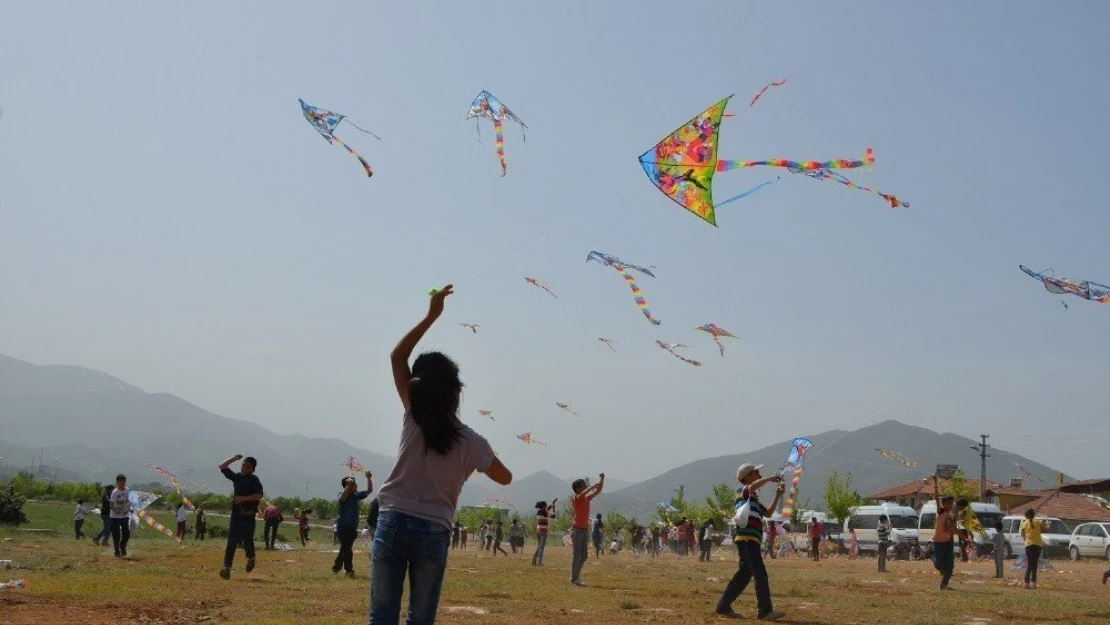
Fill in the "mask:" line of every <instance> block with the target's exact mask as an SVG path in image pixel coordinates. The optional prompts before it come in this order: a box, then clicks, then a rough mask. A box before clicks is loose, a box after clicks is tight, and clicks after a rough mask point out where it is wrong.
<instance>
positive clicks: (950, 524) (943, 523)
mask: <svg viewBox="0 0 1110 625" xmlns="http://www.w3.org/2000/svg"><path fill="white" fill-rule="evenodd" d="M938 480H939V478H937V476H936V475H935V474H934V475H933V499H935V500H936V502H937V527H936V530H935V531H934V532H933V551H934V555H935V558H936V560H934V562H935V566H936V569H937V570H938V571H940V589H941V590H949V588H948V582H949V581H950V580H951V579H952V572H953V570H954V569H955V568H956V554H955V552H954V550H955V545H953V541H954V539H955V536H956V517H955V516H954V515H953V514H952V502H953V501H955V498H954V497H951V496H948V495H945V496H944V497H941V496H940V484H939V481H938Z"/></svg>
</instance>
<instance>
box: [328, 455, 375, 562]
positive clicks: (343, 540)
mask: <svg viewBox="0 0 1110 625" xmlns="http://www.w3.org/2000/svg"><path fill="white" fill-rule="evenodd" d="M340 484H342V485H343V491H342V492H341V493H339V516H337V517H336V519H335V526H336V532H337V533H338V534H339V555H337V556H335V564H332V566H331V572H332V573H338V572H339V569H340V568H343V569H344V570H345V571H347V577H354V576H355V565H354V557H355V552H354V547H355V539H356V538H358V517H359V514H358V504H359V502H361V501H362V500H363V499H366V498H367V497H369V496H370V493H371V492H372V491H373V490H374V476H373V475H372V474H371V473H370V472H369V471H367V472H366V490H357V488H358V486H357V485H356V484H355V478H353V477H345V478H343V479H342V480H340Z"/></svg>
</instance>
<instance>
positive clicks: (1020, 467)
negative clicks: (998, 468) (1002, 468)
mask: <svg viewBox="0 0 1110 625" xmlns="http://www.w3.org/2000/svg"><path fill="white" fill-rule="evenodd" d="M1014 466H1015V467H1017V468H1018V470H1019V471H1021V472H1022V473H1023V474H1025V477H1029V478H1033V479H1035V480H1037V481H1038V482H1043V481H1044V478H1042V477H1039V476H1037V475H1033V472H1032V471H1030V470H1029V469H1026V468H1025V467H1023V466H1021V465H1020V464H1018V463H1016V462H1015V463H1014Z"/></svg>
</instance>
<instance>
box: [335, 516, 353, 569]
mask: <svg viewBox="0 0 1110 625" xmlns="http://www.w3.org/2000/svg"><path fill="white" fill-rule="evenodd" d="M335 531H336V533H337V534H339V555H337V556H335V564H333V565H331V570H332V571H333V572H335V573H338V572H339V569H343V570H345V571H347V572H348V573H354V572H355V565H354V557H355V552H354V546H355V539H356V538H358V530H357V529H355V528H353V527H339V528H336V530H335Z"/></svg>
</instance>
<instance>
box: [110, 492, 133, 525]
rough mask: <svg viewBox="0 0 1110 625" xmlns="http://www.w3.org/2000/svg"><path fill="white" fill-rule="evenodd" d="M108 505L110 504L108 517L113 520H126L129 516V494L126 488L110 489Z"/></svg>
mask: <svg viewBox="0 0 1110 625" xmlns="http://www.w3.org/2000/svg"><path fill="white" fill-rule="evenodd" d="M108 503H109V504H111V506H110V508H111V513H110V516H111V517H112V518H113V519H126V518H127V517H128V516H129V515H130V514H131V493H130V492H129V491H128V490H127V488H114V489H112V494H111V495H108Z"/></svg>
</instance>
